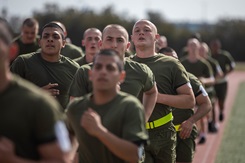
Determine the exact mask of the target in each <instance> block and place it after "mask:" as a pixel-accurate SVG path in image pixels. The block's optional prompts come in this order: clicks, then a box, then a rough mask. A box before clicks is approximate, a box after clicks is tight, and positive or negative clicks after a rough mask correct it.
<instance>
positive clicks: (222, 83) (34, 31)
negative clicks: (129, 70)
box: [11, 18, 234, 144]
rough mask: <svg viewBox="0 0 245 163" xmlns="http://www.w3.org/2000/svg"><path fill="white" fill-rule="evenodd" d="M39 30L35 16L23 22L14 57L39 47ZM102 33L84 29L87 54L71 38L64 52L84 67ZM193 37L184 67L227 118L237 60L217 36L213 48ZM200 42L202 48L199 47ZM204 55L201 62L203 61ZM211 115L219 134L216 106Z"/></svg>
mask: <svg viewBox="0 0 245 163" xmlns="http://www.w3.org/2000/svg"><path fill="white" fill-rule="evenodd" d="M56 23H58V24H59V25H60V26H61V27H62V29H63V31H64V35H65V38H66V40H67V39H68V38H67V31H66V28H65V26H64V25H63V24H62V23H60V22H56ZM38 29H39V24H38V21H37V20H36V19H34V18H27V19H26V20H25V21H24V22H23V25H22V28H21V31H22V32H21V33H22V34H21V35H20V36H18V37H16V38H15V39H14V40H13V42H14V43H13V45H12V48H11V49H12V50H11V56H12V57H11V60H14V59H15V58H16V57H17V56H18V55H20V54H25V53H30V52H33V51H36V50H38V49H39V45H38V36H37V35H38ZM101 36H102V34H101V32H100V30H99V29H96V28H90V29H88V30H87V31H85V32H84V36H83V40H82V46H84V47H85V49H86V51H85V53H86V55H84V54H83V51H82V50H81V48H79V47H76V46H75V45H73V44H71V43H67V41H66V45H65V46H64V47H63V48H62V49H61V54H62V55H64V56H67V57H69V58H71V59H74V60H75V61H76V62H77V63H78V64H79V65H80V66H81V65H84V64H87V63H91V62H92V59H93V56H94V54H95V53H97V52H98V50H99V45H98V42H99V41H100V40H101ZM91 37H95V38H94V39H95V40H94V42H93V41H92V40H89V39H91ZM191 38H196V39H197V40H198V41H199V43H198V42H197V40H194V42H196V43H194V44H196V45H195V46H196V48H195V47H194V49H195V50H190V49H191V48H187V46H188V44H191V43H190V42H191V41H190V40H189V41H190V42H189V43H187V46H186V47H185V48H184V49H183V54H182V58H181V59H180V60H181V62H182V63H183V62H184V67H185V68H186V69H187V71H188V72H191V73H192V74H194V75H195V76H197V77H198V78H199V79H200V80H201V81H202V84H203V85H204V86H205V87H206V90H208V94H209V97H210V99H211V102H212V106H213V108H214V106H215V101H216V99H218V104H219V120H220V121H222V120H223V118H224V103H225V97H226V94H227V85H228V84H227V80H226V78H225V77H226V75H227V74H228V73H229V72H231V71H232V70H233V69H234V59H233V58H232V56H231V55H230V54H229V53H228V52H227V51H224V50H222V49H221V43H220V41H219V40H217V39H216V40H213V41H211V43H210V50H211V51H210V50H209V47H208V45H207V44H206V43H205V42H201V36H200V34H198V33H196V34H194V35H193V36H192V37H191ZM192 41H193V40H192ZM91 42H92V43H91ZM199 44H200V47H198V46H199ZM167 45H168V43H167V38H166V37H165V36H160V37H159V38H158V39H157V41H156V44H155V51H156V52H159V51H160V52H163V51H161V49H162V48H165V47H167ZM192 49H193V48H192ZM198 49H199V50H198ZM162 50H164V49H162ZM191 51H192V52H191ZM193 51H194V52H193ZM134 53H135V49H134V45H133V42H131V44H130V46H129V48H128V49H127V51H126V52H125V56H130V55H134ZM187 54H190V55H187ZM219 54H221V55H219ZM183 56H184V57H183ZM185 56H188V57H185ZM200 56H201V62H199V60H200ZM211 56H212V57H211ZM203 59H205V60H206V61H207V62H208V63H207V62H206V61H204V63H203ZM183 60H186V61H183ZM197 65H198V66H199V68H198V67H196V66H197ZM198 71H199V72H198ZM223 72H224V73H223ZM204 79H205V80H204ZM207 79H208V80H207ZM207 118H208V131H209V132H212V133H216V132H217V131H218V127H217V125H218V124H217V122H216V111H215V108H214V109H212V112H211V113H210V114H209V115H208V116H207ZM199 128H200V131H199V132H200V134H199V135H200V141H199V143H200V144H202V143H205V140H206V132H207V131H206V130H205V125H204V120H203V119H201V121H200V126H199Z"/></svg>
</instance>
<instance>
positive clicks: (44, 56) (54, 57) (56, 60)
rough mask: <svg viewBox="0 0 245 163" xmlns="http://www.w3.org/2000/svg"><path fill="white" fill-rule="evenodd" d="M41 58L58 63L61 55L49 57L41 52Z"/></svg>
mask: <svg viewBox="0 0 245 163" xmlns="http://www.w3.org/2000/svg"><path fill="white" fill-rule="evenodd" d="M41 57H42V58H43V59H44V60H45V61H48V62H58V61H59V60H60V54H55V55H48V54H45V53H43V52H41Z"/></svg>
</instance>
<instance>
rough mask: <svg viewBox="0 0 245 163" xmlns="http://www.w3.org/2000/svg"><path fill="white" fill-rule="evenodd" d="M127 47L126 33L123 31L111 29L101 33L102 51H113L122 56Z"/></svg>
mask: <svg viewBox="0 0 245 163" xmlns="http://www.w3.org/2000/svg"><path fill="white" fill-rule="evenodd" d="M129 45H130V43H129V42H128V39H127V33H126V32H125V31H124V30H123V29H120V28H114V27H111V28H108V29H107V30H106V31H105V32H104V33H103V39H102V45H101V48H102V49H114V50H116V51H117V52H118V53H119V54H120V55H121V56H124V54H125V52H126V51H127V49H128V48H129Z"/></svg>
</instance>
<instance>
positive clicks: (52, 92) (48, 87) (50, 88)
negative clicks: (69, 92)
mask: <svg viewBox="0 0 245 163" xmlns="http://www.w3.org/2000/svg"><path fill="white" fill-rule="evenodd" d="M57 86H58V83H49V84H48V85H45V86H43V87H42V89H44V90H46V91H47V92H49V94H50V95H52V96H54V97H56V96H57V95H59V94H60V91H59V90H58V89H54V88H55V87H57Z"/></svg>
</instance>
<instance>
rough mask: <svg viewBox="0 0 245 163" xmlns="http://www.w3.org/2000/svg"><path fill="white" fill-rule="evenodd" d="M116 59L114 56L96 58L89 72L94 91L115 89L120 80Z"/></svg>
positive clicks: (120, 74) (120, 75)
mask: <svg viewBox="0 0 245 163" xmlns="http://www.w3.org/2000/svg"><path fill="white" fill-rule="evenodd" d="M118 59H119V58H118V57H116V56H104V55H100V56H97V58H96V59H95V61H94V63H93V68H92V70H91V72H90V80H91V81H92V83H93V89H94V90H99V91H110V90H115V89H116V88H117V84H118V83H119V82H121V79H122V72H120V71H119V68H118V65H117V60H118Z"/></svg>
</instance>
